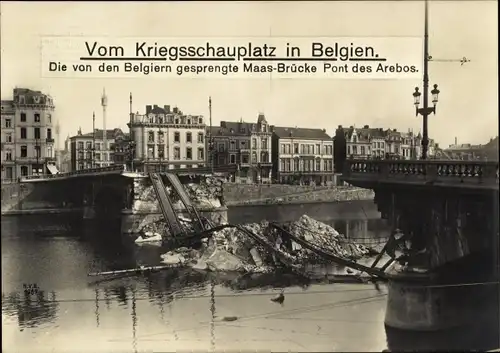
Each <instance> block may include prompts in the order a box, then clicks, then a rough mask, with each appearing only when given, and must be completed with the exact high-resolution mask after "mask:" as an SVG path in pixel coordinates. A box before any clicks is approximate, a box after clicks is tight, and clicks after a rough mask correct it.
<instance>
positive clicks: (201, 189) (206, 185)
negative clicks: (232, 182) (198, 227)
mask: <svg viewBox="0 0 500 353" xmlns="http://www.w3.org/2000/svg"><path fill="white" fill-rule="evenodd" d="M184 189H185V190H186V192H187V194H188V196H189V197H190V199H191V200H192V202H193V203H194V204H196V205H197V206H198V207H199V208H219V207H221V206H222V203H223V196H222V180H220V179H219V178H215V177H211V176H203V177H201V178H200V180H199V182H198V183H187V184H184Z"/></svg>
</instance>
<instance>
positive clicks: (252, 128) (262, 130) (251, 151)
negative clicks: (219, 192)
mask: <svg viewBox="0 0 500 353" xmlns="http://www.w3.org/2000/svg"><path fill="white" fill-rule="evenodd" d="M209 133H210V136H211V138H212V141H213V148H214V149H213V151H212V153H211V154H212V155H211V156H209V159H210V160H211V162H213V164H214V166H217V167H222V166H227V165H236V166H237V167H238V172H237V173H236V175H235V177H234V178H235V181H236V182H243V183H251V182H256V183H259V182H261V183H270V182H271V176H272V175H271V171H272V165H273V163H272V160H271V141H272V139H271V136H272V132H271V130H270V127H269V124H268V122H267V120H266V117H265V116H264V114H263V113H260V114H259V116H258V118H257V122H256V123H248V122H244V121H243V120H240V121H239V122H230V121H221V123H220V126H217V127H212V128H211V130H209Z"/></svg>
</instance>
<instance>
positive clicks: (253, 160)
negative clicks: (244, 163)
mask: <svg viewBox="0 0 500 353" xmlns="http://www.w3.org/2000/svg"><path fill="white" fill-rule="evenodd" d="M252 163H257V152H252Z"/></svg>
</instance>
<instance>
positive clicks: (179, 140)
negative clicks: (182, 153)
mask: <svg viewBox="0 0 500 353" xmlns="http://www.w3.org/2000/svg"><path fill="white" fill-rule="evenodd" d="M174 142H181V134H180V133H179V132H178V131H176V132H174Z"/></svg>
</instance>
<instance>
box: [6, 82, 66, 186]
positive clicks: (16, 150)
mask: <svg viewBox="0 0 500 353" xmlns="http://www.w3.org/2000/svg"><path fill="white" fill-rule="evenodd" d="M1 110H2V115H1V117H2V179H4V180H15V179H17V178H19V177H24V176H30V175H42V174H53V173H57V167H56V158H55V149H54V142H55V140H54V137H55V136H54V135H55V134H54V131H53V126H55V120H54V117H53V114H54V110H55V107H54V102H53V100H52V97H50V96H49V95H47V94H44V93H42V92H40V91H34V90H31V89H27V88H15V89H14V91H13V99H12V100H8V101H2V102H1Z"/></svg>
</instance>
